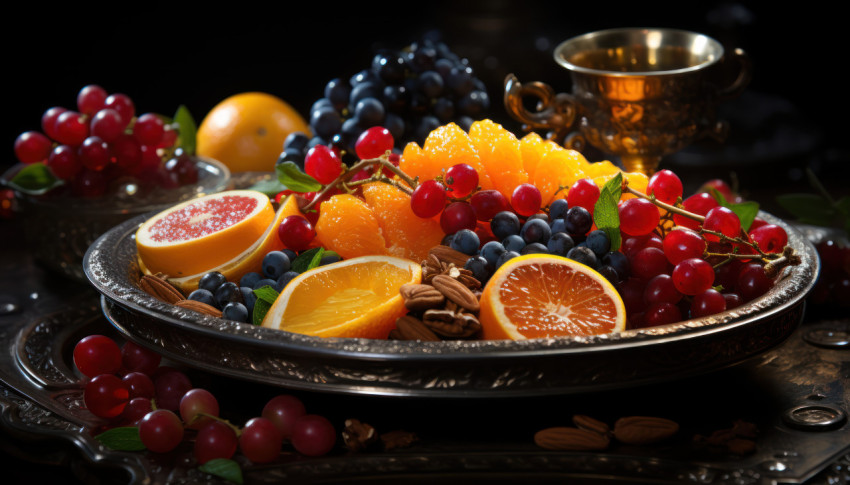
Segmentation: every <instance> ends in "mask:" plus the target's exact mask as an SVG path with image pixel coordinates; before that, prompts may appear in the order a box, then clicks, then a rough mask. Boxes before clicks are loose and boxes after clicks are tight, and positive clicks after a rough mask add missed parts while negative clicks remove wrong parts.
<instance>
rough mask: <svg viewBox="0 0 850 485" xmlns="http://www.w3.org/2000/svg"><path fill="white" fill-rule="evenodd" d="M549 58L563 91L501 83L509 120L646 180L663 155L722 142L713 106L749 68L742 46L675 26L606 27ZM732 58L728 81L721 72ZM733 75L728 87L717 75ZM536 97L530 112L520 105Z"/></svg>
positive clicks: (741, 83)
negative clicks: (566, 75) (605, 157)
mask: <svg viewBox="0 0 850 485" xmlns="http://www.w3.org/2000/svg"><path fill="white" fill-rule="evenodd" d="M554 57H555V61H556V62H557V63H558V64H560V65H561V66H563V67H564V68H566V69H567V70H568V71H569V72H570V78H571V80H572V93H571V94H567V93H558V94H556V93H555V91H554V90H553V89H552V87H551V86H550V85H548V84H546V83H543V82H540V81H535V82H531V83H528V84H525V85H523V84H521V83H520V82H519V80H518V79H517V77H516V76H515V75H514V74H509V75H508V76H507V78H506V79H505V92H504V102H505V107H506V108H507V110H508V113H509V114H510V115H511V116H512V117H513V118H514V119H516V120H517V121H520V122H522V123H523V128H524V129H525V130H527V131H530V130H547V131H548V132H549V133H548V138H549V139H551V140H554V141H556V142H558V143H560V144H563V145H564V146H565V147H567V148H573V149H576V150H579V151H581V150H582V149H583V148H584V147H585V146H586V145H587V144H590V145H592V146H594V147H596V148H598V149H599V150H602V151H603V152H605V153H608V154H611V155H615V156H619V157H620V160H621V162H622V164H623V167H624V168H625V169H626V170H627V171H630V172H642V173H645V174H647V175H651V174H653V173H654V172H655V170H656V169H657V167H658V165H659V162H660V161H661V158H662V157H663V156H664V155H667V154H670V153H673V152H676V151H678V150H680V149H682V148H684V147H685V146H687V145H689V144H691V143H692V142H693V141H695V140H697V139H700V138H703V137H706V136H709V137H712V138H714V139H716V140H718V141H723V140H724V139H725V138H726V134H727V132H728V123H726V122H725V121H717V120H716V108H717V105H718V104H719V103H720V102H721V101H724V100H728V99H732V98H734V97H736V96H738V95H739V94H740V93H741V92H742V91H743V90H744V88H745V87H746V85H747V84H749V81H750V78H751V64H750V62H749V58H748V57H747V56H746V54H745V53H744V52H743V51H742V50H741V49H735V51H734V52H733V53H731V54H730V55H728V56H724V49H723V46H722V45H721V44H720V43H719V42H717V41H716V40H714V39H712V38H710V37H707V36H705V35H702V34H697V33H693V32H688V31H683V30H674V29H640V28H628V29H610V30H602V31H598V32H592V33H588V34H584V35H581V36H578V37H574V38H572V39H569V40H567V41H565V42H563V43H561V44H560V45H559V46H558V47H557V48H556V49H555V52H554ZM733 61H734V69H736V70H737V74H736V73H735V72H734V71H732V70H731V69H729V68H728V67H727V66H728V65H729V62H733ZM730 73H731V74H733V75H732V76H731V77H732V78H734V79H733V80H732V81H731V82H724V81H723V78H724V76H726V77H729V74H730ZM526 97H533V98H537V107H536V111H529V110H527V109H526V108H525V106H524V98H526Z"/></svg>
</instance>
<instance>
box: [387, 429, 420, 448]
mask: <svg viewBox="0 0 850 485" xmlns="http://www.w3.org/2000/svg"><path fill="white" fill-rule="evenodd" d="M418 440H419V437H418V436H416V435H415V434H414V433H411V432H410V431H403V430H397V431H390V432H388V433H384V434H382V435H381V442H382V443H383V444H384V450H391V449H393V448H407V447H408V446H410V445H411V444H413V442H414V441H418Z"/></svg>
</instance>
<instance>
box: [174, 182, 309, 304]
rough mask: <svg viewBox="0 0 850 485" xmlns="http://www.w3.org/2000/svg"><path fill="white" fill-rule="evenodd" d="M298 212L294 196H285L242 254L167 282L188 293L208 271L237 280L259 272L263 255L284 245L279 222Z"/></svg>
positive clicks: (230, 279) (229, 279) (228, 279)
mask: <svg viewBox="0 0 850 485" xmlns="http://www.w3.org/2000/svg"><path fill="white" fill-rule="evenodd" d="M298 214H301V212H300V211H299V210H298V202H297V201H296V200H295V197H292V196H288V197H286V198H285V199H284V200H283V202H282V203H281V204H280V207H279V208H278V210H277V214H276V215H275V218H274V220H273V221H272V223H271V224H269V226H268V228H267V229H266V232H265V233H264V234H263V236H261V237H260V238H259V239H258V240H257V241H256V243H255V244H254V245H253V246H251V247H250V248H248V249H246V250H245V251H244V252H243V253H242V254H240V255H239V256H237V257H235V258H233V259H232V260H230V261H228V262H227V263H225V264H223V265H221V266H218V267H215V268H211V269H209V270H207V271H204V272H202V273H198V274H195V275H191V276H186V277H183V278H170V279H169V282H170V283H171V284H173V285H175V286H177V287H178V288H180V289H181V290H182V291H183V293H184V294H187V295H188V294H189V293H191V292H192V291H194V290H196V289H197V288H198V282H199V281H200V280H201V277H202V276H203V275H205V274H206V273H208V272H210V271H218V272H219V273H221V274H223V275H224V277H225V278H227V281H239V280H240V279H241V278H242V276H244V275H245V274H246V273H250V272H257V273H259V272H261V271H262V268H263V258H264V257H265V255H266V254H268V253H269V252H271V251H279V250H281V249H284V247H285V246H284V244H283V242H282V241H281V240H280V237H278V234H277V228H278V226H280V223H281V222H282V221H283V220H284V219H285V218H286V217H288V216H291V215H298Z"/></svg>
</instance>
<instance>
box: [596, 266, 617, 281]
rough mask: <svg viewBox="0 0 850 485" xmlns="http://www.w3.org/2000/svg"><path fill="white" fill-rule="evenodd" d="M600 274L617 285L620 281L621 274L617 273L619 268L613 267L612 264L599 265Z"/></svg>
mask: <svg viewBox="0 0 850 485" xmlns="http://www.w3.org/2000/svg"><path fill="white" fill-rule="evenodd" d="M597 271H598V272H599V274H601V275H602V276H604V277H605V279H606V280H608V281H610V282H611V284H613V285H617V284H619V283H620V275H619V274H617V270H616V269H614V268H612V267H611V266H609V265H607V264H604V265H602V266H600V267H599V269H598V270H597Z"/></svg>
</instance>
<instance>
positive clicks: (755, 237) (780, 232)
mask: <svg viewBox="0 0 850 485" xmlns="http://www.w3.org/2000/svg"><path fill="white" fill-rule="evenodd" d="M750 239H751V240H752V241H753V242H754V243H756V244H758V245H759V249H761V250H762V251H764V252H766V253H781V252H782V250H783V249H785V246H787V245H788V233H787V232H785V229H783V228H782V227H781V226H777V225H776V224H765V225H762V226H759V227H758V228H756V229H755V230H750Z"/></svg>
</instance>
